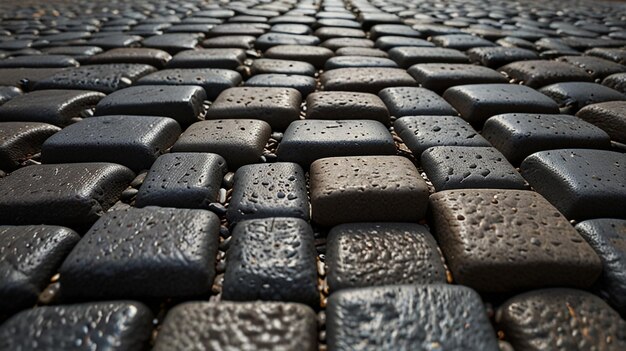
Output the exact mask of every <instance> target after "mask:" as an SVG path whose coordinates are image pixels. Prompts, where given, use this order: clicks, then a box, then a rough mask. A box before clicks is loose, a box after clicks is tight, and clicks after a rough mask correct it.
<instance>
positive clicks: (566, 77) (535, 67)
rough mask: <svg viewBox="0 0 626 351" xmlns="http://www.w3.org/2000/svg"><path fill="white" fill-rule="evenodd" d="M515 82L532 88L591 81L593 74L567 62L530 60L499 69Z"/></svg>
mask: <svg viewBox="0 0 626 351" xmlns="http://www.w3.org/2000/svg"><path fill="white" fill-rule="evenodd" d="M499 70H500V71H502V72H504V73H505V74H506V75H508V76H509V78H510V79H512V80H513V82H515V83H520V84H524V85H527V86H529V87H532V88H541V87H544V86H546V85H550V84H554V83H560V82H573V81H576V82H591V81H592V80H593V79H592V78H591V75H589V74H587V72H585V70H583V69H581V68H579V67H576V66H575V65H572V64H569V63H567V62H559V61H547V60H529V61H518V62H513V63H510V64H508V65H506V66H503V67H501V68H500V69H499Z"/></svg>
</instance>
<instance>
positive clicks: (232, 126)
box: [172, 119, 272, 185]
mask: <svg viewBox="0 0 626 351" xmlns="http://www.w3.org/2000/svg"><path fill="white" fill-rule="evenodd" d="M271 133H272V129H271V127H270V125H269V124H268V123H267V122H264V121H260V120H253V119H224V120H221V119H220V120H209V121H201V122H196V123H194V124H192V125H191V126H190V127H189V128H187V130H185V132H184V133H183V134H182V135H181V136H180V138H179V139H178V141H177V142H176V144H174V146H173V147H172V152H175V153H178V152H210V153H215V154H218V155H220V156H222V157H223V158H224V159H225V160H226V164H227V165H228V168H229V169H232V170H236V169H237V168H239V167H241V166H243V165H247V164H251V163H258V162H260V160H261V155H262V154H263V149H264V147H265V144H267V142H268V140H269V138H270V134H271ZM218 185H219V183H218Z"/></svg>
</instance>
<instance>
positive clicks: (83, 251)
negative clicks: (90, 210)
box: [59, 207, 219, 299]
mask: <svg viewBox="0 0 626 351" xmlns="http://www.w3.org/2000/svg"><path fill="white" fill-rule="evenodd" d="M218 236H219V218H218V217H217V216H216V215H215V214H214V213H212V212H209V211H205V210H190V209H175V208H161V207H146V208H130V209H127V210H122V211H111V212H108V213H106V214H104V215H103V216H102V217H101V218H100V219H99V220H98V221H97V222H96V223H95V224H94V225H93V226H92V227H91V229H89V231H88V232H87V233H86V234H85V236H84V237H83V239H82V240H81V241H80V242H79V243H78V244H77V245H76V246H75V247H74V249H73V250H72V252H71V253H70V254H69V256H68V257H67V259H65V261H64V262H63V265H62V266H61V269H60V270H59V273H60V274H61V285H62V286H63V296H65V297H68V298H95V299H107V298H112V299H116V298H167V297H192V296H199V295H201V294H206V293H208V292H209V291H211V286H212V285H213V278H214V277H215V261H216V256H217V251H218Z"/></svg>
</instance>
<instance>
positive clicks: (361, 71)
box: [320, 67, 417, 94]
mask: <svg viewBox="0 0 626 351" xmlns="http://www.w3.org/2000/svg"><path fill="white" fill-rule="evenodd" d="M320 82H321V84H322V87H323V89H324V90H339V91H357V92H364V93H373V94H378V92H379V91H381V90H382V89H385V88H388V87H394V86H417V83H416V82H415V80H414V79H413V78H412V77H411V76H410V75H409V74H408V73H406V71H404V70H402V69H399V68H386V67H385V68H368V67H361V68H339V69H333V70H331V71H326V72H324V73H322V75H321V77H320Z"/></svg>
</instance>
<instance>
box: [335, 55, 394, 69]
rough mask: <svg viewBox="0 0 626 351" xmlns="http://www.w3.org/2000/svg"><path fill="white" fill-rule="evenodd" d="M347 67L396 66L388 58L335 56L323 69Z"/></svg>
mask: <svg viewBox="0 0 626 351" xmlns="http://www.w3.org/2000/svg"><path fill="white" fill-rule="evenodd" d="M347 67H394V68H397V67H398V65H397V64H396V63H395V62H394V61H393V60H390V59H388V58H384V57H371V56H335V57H331V58H330V59H328V61H326V64H325V65H324V69H326V70H327V71H328V70H331V69H337V68H347Z"/></svg>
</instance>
